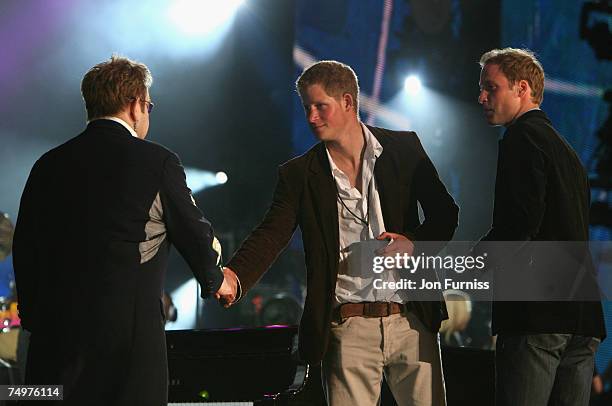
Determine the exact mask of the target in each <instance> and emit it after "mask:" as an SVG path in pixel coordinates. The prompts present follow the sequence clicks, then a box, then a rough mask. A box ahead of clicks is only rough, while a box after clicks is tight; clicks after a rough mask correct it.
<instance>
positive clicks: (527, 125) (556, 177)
mask: <svg viewBox="0 0 612 406" xmlns="http://www.w3.org/2000/svg"><path fill="white" fill-rule="evenodd" d="M589 206H590V191H589V184H588V177H587V174H586V171H585V170H584V168H583V166H582V164H581V162H580V159H579V158H578V156H577V155H576V153H575V152H574V150H573V149H572V148H571V146H570V145H569V144H568V143H567V142H566V141H565V139H563V137H561V136H560V135H559V134H558V133H557V131H556V130H555V129H554V128H553V126H552V123H551V122H550V120H549V119H548V117H547V116H546V114H545V113H544V112H543V111H541V110H531V111H528V112H527V113H525V114H523V115H522V116H520V117H519V118H518V119H517V120H516V121H515V122H514V123H513V124H511V125H510V126H508V128H507V130H506V132H505V134H504V137H503V139H502V140H500V142H499V157H498V163H497V179H496V183H495V204H494V212H493V224H492V227H491V230H490V231H489V233H488V234H487V236H486V237H485V238H484V239H485V240H489V241H513V242H517V241H519V242H520V241H529V242H532V243H530V244H527V245H525V246H524V248H523V249H522V251H523V252H525V251H528V250H531V251H530V253H529V261H528V262H530V263H533V262H534V256H535V257H537V256H538V255H540V258H539V262H542V260H543V258H542V254H539V253H540V252H542V251H543V250H542V249H541V248H539V247H541V246H542V244H540V245H538V244H539V242H542V241H547V242H567V241H571V242H576V243H571V244H564V243H559V244H558V246H559V247H572V248H571V249H575V247H578V248H580V247H582V246H583V247H584V248H585V249H584V250H583V251H582V255H583V256H584V257H583V258H582V259H580V260H579V261H577V263H580V267H581V269H582V270H581V271H580V272H586V273H587V274H588V275H587V276H588V280H590V281H594V280H595V276H594V273H595V271H594V269H593V267H592V262H591V258H590V256H589V255H588V251H587V249H586V247H587V244H586V241H588V239H589ZM580 242H585V243H584V244H581V243H580ZM534 252H535V254H534ZM566 253H567V252H566ZM512 255H521V251H519V252H518V253H513V254H512ZM546 261H554V259H553V258H547V259H546ZM535 262H536V263H537V262H538V260H536V261H535ZM558 265H561V264H558ZM548 268H549V269H547V270H546V271H547V272H556V270H555V269H551V267H548ZM562 268H563V269H561V267H559V269H558V271H559V272H562V271H563V272H568V271H569V272H571V271H572V270H571V269H568V267H567V266H562ZM540 269H541V270H544V268H540ZM518 271H525V269H520V270H518ZM527 271H532V270H529V269H527ZM578 271H579V270H578V268H575V269H573V272H575V273H577V272H578ZM509 272H510V271H509ZM528 277H529V275H528ZM532 277H533V275H532ZM556 278H557V279H556V280H552V281H551V283H552V284H553V285H554V284H557V285H558V284H560V283H562V282H563V281H562V280H565V279H567V278H565V277H562V276H561V274H560V273H559V274H557V275H556ZM590 297H593V295H591V296H590ZM492 330H493V333H494V334H496V333H508V334H512V333H524V334H529V333H534V334H535V333H568V334H581V335H587V336H594V337H604V336H605V326H604V321H603V311H602V306H601V302H600V301H598V300H588V301H586V300H585V301H577V300H564V301H556V302H543V301H530V302H520V301H517V302H494V304H493V325H492Z"/></svg>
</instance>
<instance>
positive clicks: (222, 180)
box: [215, 172, 227, 185]
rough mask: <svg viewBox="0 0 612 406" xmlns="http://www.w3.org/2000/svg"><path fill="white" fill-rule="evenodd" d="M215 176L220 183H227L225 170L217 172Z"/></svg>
mask: <svg viewBox="0 0 612 406" xmlns="http://www.w3.org/2000/svg"><path fill="white" fill-rule="evenodd" d="M215 178H216V179H217V182H219V184H220V185H224V184H225V183H227V174H226V173H225V172H217V174H216V175H215Z"/></svg>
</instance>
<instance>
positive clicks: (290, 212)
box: [227, 168, 298, 292]
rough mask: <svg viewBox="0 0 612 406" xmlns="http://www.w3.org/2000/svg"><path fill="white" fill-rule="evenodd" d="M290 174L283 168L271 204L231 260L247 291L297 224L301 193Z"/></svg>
mask: <svg viewBox="0 0 612 406" xmlns="http://www.w3.org/2000/svg"><path fill="white" fill-rule="evenodd" d="M287 178H288V175H287V174H286V171H285V170H283V168H281V169H280V170H279V175H278V183H277V185H276V190H275V191H274V197H273V199H272V204H271V205H270V208H269V209H268V211H267V212H266V214H265V216H264V218H263V220H262V221H261V223H260V224H259V226H257V227H256V228H255V229H254V230H253V231H252V232H251V234H250V235H249V236H248V237H247V238H246V240H245V241H244V242H243V243H242V245H241V247H240V248H239V249H238V251H237V252H236V253H235V254H234V256H233V257H232V259H231V260H230V261H229V263H228V264H227V266H228V268H231V269H232V270H233V271H234V272H236V274H237V275H238V278H239V279H240V283H241V287H242V289H243V292H246V291H248V290H249V289H250V288H251V287H252V286H253V285H255V283H256V282H257V281H258V280H259V278H261V276H262V275H263V274H264V273H265V272H266V271H267V270H268V268H269V267H270V266H271V265H272V263H273V262H274V260H275V259H276V258H277V257H278V255H279V254H280V253H281V251H282V250H283V249H284V248H285V247H286V246H287V244H288V243H289V240H290V239H291V236H292V235H293V233H294V231H295V229H296V227H297V211H298V193H296V191H295V190H294V188H295V186H296V185H295V184H293V183H292V182H290V181H289V180H288V179H287Z"/></svg>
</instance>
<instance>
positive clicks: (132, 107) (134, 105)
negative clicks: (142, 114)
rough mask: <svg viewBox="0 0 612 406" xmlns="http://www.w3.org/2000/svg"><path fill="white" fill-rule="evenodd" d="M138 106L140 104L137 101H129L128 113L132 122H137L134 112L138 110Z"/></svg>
mask: <svg viewBox="0 0 612 406" xmlns="http://www.w3.org/2000/svg"><path fill="white" fill-rule="evenodd" d="M138 104H140V103H139V102H138V99H133V100H131V101H130V104H129V105H128V113H129V115H130V119H131V120H132V121H138V115H137V112H136V109H137V108H138Z"/></svg>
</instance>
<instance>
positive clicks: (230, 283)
mask: <svg viewBox="0 0 612 406" xmlns="http://www.w3.org/2000/svg"><path fill="white" fill-rule="evenodd" d="M239 293H240V282H239V281H238V277H237V276H236V274H235V273H234V271H232V270H231V269H230V268H226V267H223V283H222V284H221V287H220V288H219V290H218V291H217V293H215V299H217V300H218V301H219V303H220V304H221V305H222V306H223V307H225V308H226V309H227V308H228V307H230V306H231V305H232V304H234V302H235V301H236V298H237V297H239Z"/></svg>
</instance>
